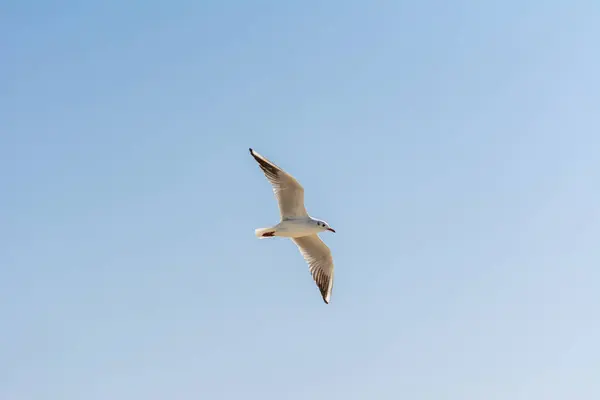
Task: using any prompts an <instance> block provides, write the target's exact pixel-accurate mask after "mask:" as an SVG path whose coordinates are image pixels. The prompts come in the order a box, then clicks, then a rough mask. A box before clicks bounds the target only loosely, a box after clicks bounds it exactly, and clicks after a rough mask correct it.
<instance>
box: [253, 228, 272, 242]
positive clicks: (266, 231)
mask: <svg viewBox="0 0 600 400" xmlns="http://www.w3.org/2000/svg"><path fill="white" fill-rule="evenodd" d="M254 233H255V234H256V236H258V237H259V238H261V239H264V238H267V237H273V236H275V228H273V227H271V228H258V229H255V230H254Z"/></svg>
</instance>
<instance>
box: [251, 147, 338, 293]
mask: <svg viewBox="0 0 600 400" xmlns="http://www.w3.org/2000/svg"><path fill="white" fill-rule="evenodd" d="M250 154H251V155H252V157H254V159H255V160H256V162H258V165H259V166H260V169H261V170H262V171H263V173H264V174H265V176H266V177H267V179H268V180H269V182H270V183H271V185H272V186H273V192H274V193H275V198H276V199H277V203H278V204H279V214H280V216H281V221H280V222H279V223H278V224H277V225H275V226H272V227H270V228H258V229H256V230H255V234H256V236H257V237H258V238H260V239H264V238H270V237H275V236H280V237H286V238H290V239H292V241H293V242H294V243H295V244H296V246H298V249H299V250H300V254H302V256H303V257H304V260H305V261H306V263H307V264H308V268H309V271H310V273H311V275H312V277H313V279H314V281H315V283H316V284H317V286H318V287H319V290H320V291H321V296H322V297H323V301H325V304H329V300H330V299H331V290H332V288H333V258H332V257H331V250H329V247H327V245H326V244H325V243H323V241H322V240H321V238H319V235H318V233H319V232H325V231H330V232H334V233H335V230H334V229H333V228H332V227H330V226H329V224H328V223H327V222H325V221H322V220H320V219H315V218H312V217H311V216H310V215H308V213H307V212H306V208H305V207H304V188H303V187H302V185H300V183H298V181H297V180H296V178H294V177H293V176H292V175H290V174H288V173H287V172H285V171H284V170H283V169H281V168H279V167H278V166H277V165H275V164H273V163H272V162H271V161H269V160H268V159H266V158H265V157H263V156H261V155H260V154H258V153H257V152H256V151H254V150H252V149H250Z"/></svg>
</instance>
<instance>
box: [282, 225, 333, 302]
mask: <svg viewBox="0 0 600 400" xmlns="http://www.w3.org/2000/svg"><path fill="white" fill-rule="evenodd" d="M292 240H293V241H294V243H296V246H298V249H299V250H300V253H302V256H303V257H304V259H305V260H306V262H307V263H308V269H309V271H310V273H311V275H312V277H313V279H314V280H315V283H316V284H317V286H318V287H319V290H320V291H321V296H323V301H325V303H327V304H329V299H330V298H331V291H332V289H333V257H332V256H331V250H329V247H327V245H326V244H325V243H323V241H322V240H321V238H320V237H319V236H318V235H316V234H314V235H310V236H303V237H299V238H292Z"/></svg>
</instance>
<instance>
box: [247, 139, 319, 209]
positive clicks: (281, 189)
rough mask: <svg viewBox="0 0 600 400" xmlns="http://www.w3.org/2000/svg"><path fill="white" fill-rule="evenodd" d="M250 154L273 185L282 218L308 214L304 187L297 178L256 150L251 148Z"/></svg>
mask: <svg viewBox="0 0 600 400" xmlns="http://www.w3.org/2000/svg"><path fill="white" fill-rule="evenodd" d="M250 154H252V157H254V159H255V160H256V162H258V165H259V166H260V169H262V171H263V172H264V174H265V176H266V177H267V179H268V180H269V182H270V183H271V185H272V186H273V192H274V193H275V198H276V199H277V203H279V213H280V214H281V219H285V218H294V217H305V216H308V213H307V212H306V208H305V207H304V188H303V187H302V185H300V183H298V181H297V180H296V178H294V177H293V176H292V175H290V174H288V173H287V172H285V171H284V170H282V169H281V168H279V167H278V166H277V165H275V164H273V163H272V162H271V161H269V160H267V159H266V158H265V157H263V156H261V155H260V154H258V153H257V152H255V151H254V150H252V149H250Z"/></svg>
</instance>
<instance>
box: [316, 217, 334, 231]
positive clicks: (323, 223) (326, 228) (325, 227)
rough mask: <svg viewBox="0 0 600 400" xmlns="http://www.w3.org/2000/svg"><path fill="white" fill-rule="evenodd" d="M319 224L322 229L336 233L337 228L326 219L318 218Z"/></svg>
mask: <svg viewBox="0 0 600 400" xmlns="http://www.w3.org/2000/svg"><path fill="white" fill-rule="evenodd" d="M316 222H317V226H319V227H320V228H321V230H322V231H330V232H333V233H335V230H334V229H333V228H332V227H330V226H329V224H328V223H327V222H325V221H321V220H317V221H316Z"/></svg>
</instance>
